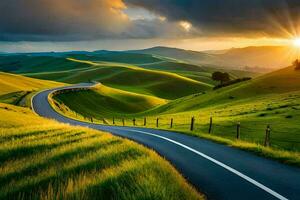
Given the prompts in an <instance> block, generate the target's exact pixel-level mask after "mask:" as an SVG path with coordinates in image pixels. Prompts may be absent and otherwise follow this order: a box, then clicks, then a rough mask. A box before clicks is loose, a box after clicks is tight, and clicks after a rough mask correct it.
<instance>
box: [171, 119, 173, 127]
mask: <svg viewBox="0 0 300 200" xmlns="http://www.w3.org/2000/svg"><path fill="white" fill-rule="evenodd" d="M170 128H173V118H171V123H170Z"/></svg>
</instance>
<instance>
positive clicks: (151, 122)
mask: <svg viewBox="0 0 300 200" xmlns="http://www.w3.org/2000/svg"><path fill="white" fill-rule="evenodd" d="M73 114H75V115H76V116H83V115H80V114H78V113H76V112H74V113H73ZM83 118H84V119H85V120H86V121H90V122H91V123H101V122H102V123H103V124H107V125H116V126H118V125H120V126H126V125H127V126H142V127H151V128H166V129H174V128H175V129H176V128H177V129H178V128H180V130H182V129H186V131H190V132H195V131H202V132H207V133H208V134H217V135H220V133H217V132H218V131H220V130H219V129H223V128H227V129H231V130H232V131H228V130H226V134H224V135H223V136H225V137H226V136H229V137H231V138H235V139H237V140H242V138H244V139H246V138H247V139H248V140H251V139H252V140H253V141H257V138H255V137H251V136H250V137H249V132H254V131H257V129H255V128H251V127H249V126H247V125H245V124H243V123H241V122H239V121H233V120H228V121H227V120H226V121H224V122H225V124H218V123H216V122H215V120H214V118H213V117H212V116H211V117H209V118H208V119H207V121H206V122H205V121H204V120H203V118H201V119H199V118H198V119H197V118H196V117H194V116H192V117H189V118H187V117H184V119H181V120H180V123H176V120H175V119H174V118H173V117H166V118H163V117H155V116H150V117H140V118H132V119H129V118H119V119H118V118H117V117H112V118H111V119H105V118H102V119H98V118H95V117H86V116H83ZM183 120H184V121H183ZM110 122H111V123H110ZM260 126H261V124H260ZM205 129H206V130H205ZM245 131H246V132H248V135H245V136H243V133H244V132H245ZM260 132H261V138H258V140H259V141H262V144H263V145H264V146H266V147H268V146H271V145H272V143H271V142H272V141H273V142H279V143H280V142H283V143H288V142H290V143H295V144H300V141H293V140H285V139H282V140H280V139H276V138H272V135H273V134H278V133H281V132H280V131H276V130H273V129H272V127H271V126H270V125H269V124H266V125H265V129H264V130H263V128H261V130H260ZM282 133H285V134H287V133H289V132H287V131H284V132H282ZM231 134H232V135H231ZM220 136H222V135H220Z"/></svg>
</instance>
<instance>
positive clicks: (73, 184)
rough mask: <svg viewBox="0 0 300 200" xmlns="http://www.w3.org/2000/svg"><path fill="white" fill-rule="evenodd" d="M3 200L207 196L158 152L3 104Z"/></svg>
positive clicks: (0, 136)
mask: <svg viewBox="0 0 300 200" xmlns="http://www.w3.org/2000/svg"><path fill="white" fill-rule="evenodd" d="M0 116H1V124H0V160H1V162H0V185H1V187H0V199H203V198H204V197H203V196H202V195H200V194H199V193H198V192H197V191H195V189H193V188H192V187H191V186H189V185H188V184H187V183H186V181H185V180H184V179H183V178H182V176H181V175H180V174H179V173H178V172H177V171H176V170H175V169H174V168H173V167H172V166H171V165H170V164H168V163H167V162H166V161H164V160H163V159H162V158H160V157H159V156H158V155H157V154H156V153H154V152H153V151H151V150H148V149H146V148H144V147H142V146H141V145H138V144H136V143H134V142H131V141H129V140H125V139H121V138H118V137H115V136H112V135H110V134H108V133H104V132H100V131H96V130H91V129H87V128H82V127H73V126H70V125H67V124H61V123H58V122H56V121H52V120H48V119H43V118H40V117H38V116H37V115H35V114H33V113H32V112H31V111H30V110H29V109H27V108H21V107H17V106H12V105H8V104H1V103H0Z"/></svg>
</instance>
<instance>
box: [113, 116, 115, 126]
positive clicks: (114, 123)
mask: <svg viewBox="0 0 300 200" xmlns="http://www.w3.org/2000/svg"><path fill="white" fill-rule="evenodd" d="M113 125H115V117H113Z"/></svg>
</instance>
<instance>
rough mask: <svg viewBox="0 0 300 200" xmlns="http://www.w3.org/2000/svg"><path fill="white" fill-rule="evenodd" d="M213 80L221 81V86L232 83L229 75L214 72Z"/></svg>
mask: <svg viewBox="0 0 300 200" xmlns="http://www.w3.org/2000/svg"><path fill="white" fill-rule="evenodd" d="M211 78H212V79H213V80H215V81H220V82H221V85H222V84H223V83H225V82H227V81H230V77H229V74H228V73H226V72H224V73H222V72H214V73H213V74H212V77H211Z"/></svg>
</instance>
